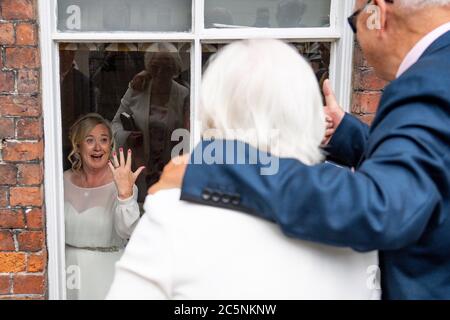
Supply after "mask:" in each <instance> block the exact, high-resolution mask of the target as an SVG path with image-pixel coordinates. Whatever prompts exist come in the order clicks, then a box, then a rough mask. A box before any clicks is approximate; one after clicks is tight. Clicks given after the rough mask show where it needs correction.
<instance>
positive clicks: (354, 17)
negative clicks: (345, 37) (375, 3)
mask: <svg viewBox="0 0 450 320" xmlns="http://www.w3.org/2000/svg"><path fill="white" fill-rule="evenodd" d="M371 1H372V0H369V1H367V3H366V4H365V5H364V7H362V8H361V9H358V10H356V11H355V12H353V14H352V15H351V16H350V17H348V18H347V20H348V24H349V25H350V28H352V30H353V32H354V33H355V34H356V33H357V32H358V28H357V21H356V20H357V19H358V16H359V14H360V13H361V12H363V10H364V9H365V8H366V7H367V6H368V5H369V4H370V2H371ZM386 2H387V3H394V0H386Z"/></svg>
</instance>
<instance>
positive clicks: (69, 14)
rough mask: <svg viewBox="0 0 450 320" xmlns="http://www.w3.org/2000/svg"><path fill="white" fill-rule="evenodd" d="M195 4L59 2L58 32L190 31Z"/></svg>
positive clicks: (177, 0) (171, 0)
mask: <svg viewBox="0 0 450 320" xmlns="http://www.w3.org/2000/svg"><path fill="white" fill-rule="evenodd" d="M191 7H192V0H58V30H59V31H72V32H77V31H173V32H176V31H178V32H182V31H190V30H191V24H192V22H191V21H192V18H191V12H192V8H191Z"/></svg>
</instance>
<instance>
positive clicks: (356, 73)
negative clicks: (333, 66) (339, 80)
mask: <svg viewBox="0 0 450 320" xmlns="http://www.w3.org/2000/svg"><path fill="white" fill-rule="evenodd" d="M386 84H387V82H385V81H383V80H381V79H379V78H378V77H377V76H376V75H375V73H374V71H373V68H372V67H369V65H368V64H367V61H366V60H365V59H364V56H363V53H362V51H361V48H360V47H359V46H358V44H357V43H355V50H354V62H353V97H352V106H351V111H352V113H353V115H355V116H357V117H358V118H359V119H361V120H362V121H364V122H365V123H367V124H369V125H370V124H371V123H372V121H373V118H374V116H375V113H376V111H377V107H378V104H379V102H380V98H381V94H382V93H383V88H384V87H385V86H386Z"/></svg>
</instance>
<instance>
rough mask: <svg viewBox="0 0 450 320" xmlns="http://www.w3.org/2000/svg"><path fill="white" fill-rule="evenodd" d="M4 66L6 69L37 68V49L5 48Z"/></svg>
mask: <svg viewBox="0 0 450 320" xmlns="http://www.w3.org/2000/svg"><path fill="white" fill-rule="evenodd" d="M5 52H6V53H5V54H6V61H5V66H6V67H8V68H17V69H20V68H38V67H39V51H38V49H37V48H20V47H17V48H6V49H5Z"/></svg>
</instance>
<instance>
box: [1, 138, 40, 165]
mask: <svg viewBox="0 0 450 320" xmlns="http://www.w3.org/2000/svg"><path fill="white" fill-rule="evenodd" d="M42 155H43V144H42V141H39V142H10V141H7V142H6V143H5V146H4V147H3V160H5V161H22V162H23V161H31V160H39V159H42Z"/></svg>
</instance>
